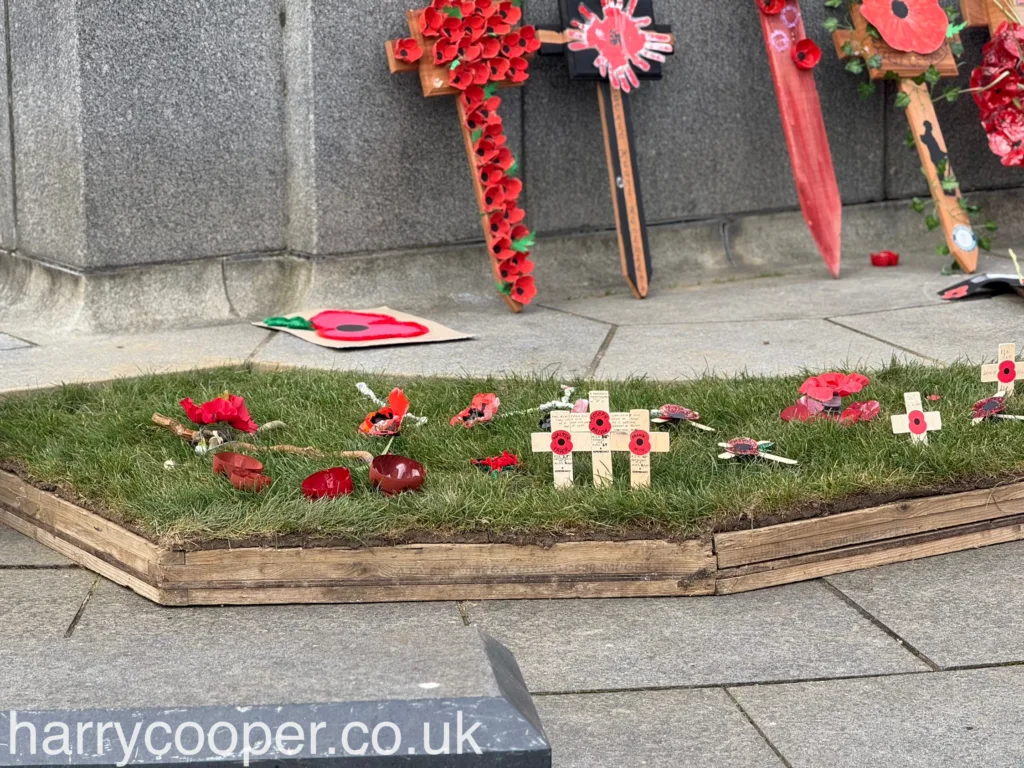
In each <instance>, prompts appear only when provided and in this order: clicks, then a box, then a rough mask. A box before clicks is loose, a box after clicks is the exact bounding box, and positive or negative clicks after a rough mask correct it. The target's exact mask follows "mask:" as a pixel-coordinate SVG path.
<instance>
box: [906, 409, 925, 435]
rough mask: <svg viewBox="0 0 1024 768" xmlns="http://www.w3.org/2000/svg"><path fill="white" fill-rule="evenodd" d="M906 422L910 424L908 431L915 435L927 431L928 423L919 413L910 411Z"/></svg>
mask: <svg viewBox="0 0 1024 768" xmlns="http://www.w3.org/2000/svg"><path fill="white" fill-rule="evenodd" d="M907 420H908V421H909V422H910V431H911V432H913V433H914V434H915V435H923V434H924V433H925V432H927V431H928V422H927V421H925V418H924V414H923V413H921V411H911V412H910V413H908V414H907Z"/></svg>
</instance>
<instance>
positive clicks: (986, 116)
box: [971, 22, 1024, 167]
mask: <svg viewBox="0 0 1024 768" xmlns="http://www.w3.org/2000/svg"><path fill="white" fill-rule="evenodd" d="M982 50H983V59H982V63H981V65H980V66H978V67H976V68H975V70H974V71H973V72H972V73H971V89H972V90H974V91H975V92H974V102H975V103H976V104H977V105H978V109H979V110H980V111H981V125H982V127H983V128H984V129H985V133H986V134H988V146H989V149H991V150H992V152H993V154H995V155H996V156H997V157H998V158H999V161H1000V162H1001V163H1002V164H1003V165H1005V166H1008V167H1014V166H1020V165H1024V82H1022V80H1024V66H1022V59H1024V26H1021V25H1020V24H1013V23H1010V22H1003V23H1002V24H1001V25H1000V26H999V30H998V31H997V32H996V34H995V35H994V36H993V37H992V39H991V40H989V41H988V42H987V43H986V44H985V47H984V48H983V49H982ZM975 89H977V90H975Z"/></svg>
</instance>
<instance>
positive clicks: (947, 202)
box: [832, 3, 978, 272]
mask: <svg viewBox="0 0 1024 768" xmlns="http://www.w3.org/2000/svg"><path fill="white" fill-rule="evenodd" d="M850 18H851V19H852V21H853V27H854V28H853V30H852V31H850V30H836V31H835V32H833V33H832V40H833V42H834V43H835V47H836V52H837V53H838V54H839V57H840V58H846V57H847V56H848V55H849V54H848V53H847V52H846V51H844V48H845V47H846V44H847V43H850V45H851V46H852V48H853V55H854V56H860V57H862V58H863V59H864V60H865V61H867V60H868V59H870V58H871V57H872V56H874V55H876V54H877V55H879V56H881V58H882V64H881V66H880V67H878V68H877V69H875V68H872V67H869V68H868V73H869V74H870V77H871V79H872V80H884V79H885V75H886V72H895V73H896V74H897V75H899V77H900V80H899V87H900V90H901V91H902V92H903V93H905V94H907V96H908V97H909V98H910V105H909V106H908V107H907V120H908V121H909V122H910V129H911V131H912V132H913V134H914V143H915V144H916V145H917V153H918V156H919V157H920V158H921V168H922V170H923V171H924V175H925V176H926V177H927V179H928V188H929V190H930V191H931V196H932V200H934V201H935V211H936V213H937V214H938V217H939V222H940V223H941V225H942V231H943V233H944V234H945V236H946V245H947V246H948V247H949V252H950V253H951V254H952V256H953V258H955V259H956V261H957V263H958V264H959V265H960V266H961V268H963V270H964V271H965V272H974V271H975V269H977V267H978V237H977V235H976V234H975V233H974V229H973V228H972V227H971V219H970V216H969V215H968V213H967V211H966V210H964V208H963V207H962V206H961V203H960V186H959V184H956V183H955V177H954V176H953V170H952V168H951V167H950V164H949V155H948V153H947V152H946V142H945V139H943V137H942V130H941V128H940V127H939V120H938V118H937V117H936V115H935V105H934V104H932V99H931V96H930V95H929V93H928V88H927V86H925V85H918V84H917V83H915V82H914V81H913V80H912V79H911V78H914V77H917V76H919V75H922V74H924V73H925V72H927V71H928V69H929V68H930V67H932V66H934V67H935V68H936V69H937V70H938V71H939V74H940V75H942V76H943V77H956V75H957V73H958V70H957V65H956V57H954V56H953V50H952V48H951V47H950V43H951V40H946V41H945V42H944V43H943V44H942V46H941V47H940V48H939V49H938V50H937V51H935V52H934V53H930V54H928V55H921V54H918V53H912V52H904V51H897V50H895V49H894V48H892V47H890V46H888V45H886V44H885V43H884V42H883V41H882V40H878V39H875V38H873V37H872V36H871V35H869V34H868V23H867V21H866V20H865V19H864V16H863V15H862V14H861V11H860V5H859V4H856V3H854V4H851V5H850ZM953 39H954V40H956V39H957V38H953ZM940 171H941V172H942V173H940ZM944 183H945V184H944Z"/></svg>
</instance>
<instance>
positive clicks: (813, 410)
mask: <svg viewBox="0 0 1024 768" xmlns="http://www.w3.org/2000/svg"><path fill="white" fill-rule="evenodd" d="M824 410H825V406H824V405H823V404H822V403H820V402H818V401H817V400H815V399H814V398H811V397H807V396H804V397H801V398H800V399H799V400H797V401H796V404H795V405H791V406H789V407H788V408H785V409H783V411H782V413H780V414H779V417H780V418H781V419H782V420H783V421H811V420H812V419H814V418H815V417H816V416H818V415H819V414H820V413H821V412H822V411H824Z"/></svg>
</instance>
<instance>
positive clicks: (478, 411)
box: [448, 392, 501, 429]
mask: <svg viewBox="0 0 1024 768" xmlns="http://www.w3.org/2000/svg"><path fill="white" fill-rule="evenodd" d="M500 405H501V400H499V399H498V396H497V395H495V394H494V393H493V392H489V393H487V394H480V395H474V396H473V400H472V401H471V402H470V404H469V407H468V408H465V409H463V410H462V411H461V412H460V413H459V415H458V416H455V417H453V418H452V420H451V421H450V422H448V423H449V424H451V425H452V426H453V427H454V426H456V425H457V424H461V425H462V426H463V427H465V428H466V429H469V428H470V427H475V426H476V425H477V424H486V423H487V422H489V421H491V420H492V419H494V417H495V416H497V415H498V406H500Z"/></svg>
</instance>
